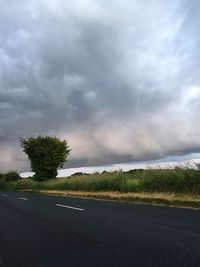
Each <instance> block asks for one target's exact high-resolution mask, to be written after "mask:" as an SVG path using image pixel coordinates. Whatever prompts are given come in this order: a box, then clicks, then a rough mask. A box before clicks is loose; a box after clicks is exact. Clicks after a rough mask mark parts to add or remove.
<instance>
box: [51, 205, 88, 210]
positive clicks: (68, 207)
mask: <svg viewBox="0 0 200 267" xmlns="http://www.w3.org/2000/svg"><path fill="white" fill-rule="evenodd" d="M56 206H57V207H62V208H67V209H73V210H81V211H83V210H84V209H80V208H76V207H71V206H65V205H61V204H56Z"/></svg>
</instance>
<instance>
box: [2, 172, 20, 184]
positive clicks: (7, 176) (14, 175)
mask: <svg viewBox="0 0 200 267" xmlns="http://www.w3.org/2000/svg"><path fill="white" fill-rule="evenodd" d="M4 179H5V180H6V181H8V182H12V181H17V180H19V179H21V177H20V175H19V174H18V173H17V172H15V171H10V172H8V173H6V174H4Z"/></svg>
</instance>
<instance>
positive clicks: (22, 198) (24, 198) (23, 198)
mask: <svg viewBox="0 0 200 267" xmlns="http://www.w3.org/2000/svg"><path fill="white" fill-rule="evenodd" d="M19 199H21V200H28V198H26V197H19Z"/></svg>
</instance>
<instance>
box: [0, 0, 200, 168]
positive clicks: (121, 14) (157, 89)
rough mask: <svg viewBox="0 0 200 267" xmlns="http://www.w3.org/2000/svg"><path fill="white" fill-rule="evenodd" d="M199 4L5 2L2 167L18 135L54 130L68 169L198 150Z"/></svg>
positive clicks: (21, 157)
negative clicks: (64, 145) (64, 146)
mask: <svg viewBox="0 0 200 267" xmlns="http://www.w3.org/2000/svg"><path fill="white" fill-rule="evenodd" d="M199 14H200V3H199V1H198V0H190V1H187V0H169V1H165V0H123V1H122V0H109V1H107V0H73V1H64V0H26V1H23V0H2V1H1V2H0V171H2V172H4V171H8V170H11V169H13V170H18V171H29V170H30V164H29V162H28V160H27V157H26V155H25V154H24V153H23V152H22V149H21V148H20V143H19V137H23V138H26V137H29V136H33V135H39V134H40V135H56V136H57V137H59V138H61V139H62V140H63V139H65V140H67V141H68V143H69V145H70V147H71V149H72V151H71V154H70V157H69V160H68V162H67V163H66V164H65V167H80V166H98V165H106V164H118V163H125V162H132V161H145V160H148V161H149V160H150V161H152V160H159V159H162V158H166V157H174V158H176V157H180V156H187V157H188V155H194V153H199V152H200V123H199V122H200V116H199V112H200V35H199V28H200V19H199Z"/></svg>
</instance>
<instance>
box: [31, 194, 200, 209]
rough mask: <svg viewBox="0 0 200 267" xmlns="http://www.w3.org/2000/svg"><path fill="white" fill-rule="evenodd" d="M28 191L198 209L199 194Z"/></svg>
mask: <svg viewBox="0 0 200 267" xmlns="http://www.w3.org/2000/svg"><path fill="white" fill-rule="evenodd" d="M26 191H27V190H26ZM29 192H34V193H39V194H42V195H49V196H64V197H77V198H92V199H99V200H113V201H120V202H132V203H142V204H153V205H165V206H171V207H185V208H195V209H200V196H194V195H189V194H169V193H149V192H138V193H120V192H117V191H113V192H109V191H108V192H84V191H82V192H81V191H58V190H37V191H36V190H34V191H33V190H29Z"/></svg>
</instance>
